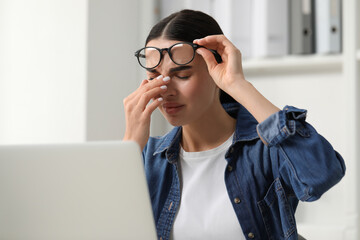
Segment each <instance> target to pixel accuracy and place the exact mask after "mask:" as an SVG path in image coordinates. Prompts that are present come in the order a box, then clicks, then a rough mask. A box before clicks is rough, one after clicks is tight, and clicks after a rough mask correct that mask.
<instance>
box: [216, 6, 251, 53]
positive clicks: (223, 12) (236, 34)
mask: <svg viewBox="0 0 360 240" xmlns="http://www.w3.org/2000/svg"><path fill="white" fill-rule="evenodd" d="M252 1H253V0H213V16H214V17H215V19H216V20H217V21H218V23H219V24H220V27H221V28H222V30H223V32H224V34H225V36H227V37H228V38H229V39H230V41H232V42H233V43H234V45H235V46H236V47H237V48H239V49H240V51H241V53H242V56H243V57H244V58H247V57H251V55H252V54H251V45H252V39H251V31H252V18H251V9H252Z"/></svg>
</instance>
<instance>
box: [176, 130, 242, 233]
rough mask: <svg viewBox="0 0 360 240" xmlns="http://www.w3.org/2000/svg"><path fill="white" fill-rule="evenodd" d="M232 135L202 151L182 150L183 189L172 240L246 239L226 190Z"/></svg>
mask: <svg viewBox="0 0 360 240" xmlns="http://www.w3.org/2000/svg"><path fill="white" fill-rule="evenodd" d="M232 139H233V135H232V136H231V137H230V138H229V139H228V140H227V141H226V142H224V143H223V144H221V145H220V146H218V147H216V148H214V149H211V150H207V151H203V152H185V151H184V149H183V148H181V150H180V163H181V164H180V165H181V172H182V193H181V203H180V208H179V211H178V213H177V215H176V217H175V222H174V225H173V229H172V239H173V240H189V239H206V240H211V239H216V240H218V239H236V240H239V239H240V240H241V239H245V236H244V233H243V231H242V229H241V226H240V224H239V221H238V219H237V217H236V214H235V211H234V208H233V206H232V204H231V202H230V199H229V195H228V193H227V190H226V186H225V180H224V174H225V169H226V165H227V161H226V160H225V153H226V151H227V149H228V148H229V147H230V146H231V143H232Z"/></svg>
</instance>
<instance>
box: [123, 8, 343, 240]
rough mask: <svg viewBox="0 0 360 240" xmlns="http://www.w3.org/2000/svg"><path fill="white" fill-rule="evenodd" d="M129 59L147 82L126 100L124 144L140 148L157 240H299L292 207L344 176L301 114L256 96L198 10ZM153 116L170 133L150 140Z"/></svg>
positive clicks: (166, 22) (175, 19) (232, 50)
mask: <svg viewBox="0 0 360 240" xmlns="http://www.w3.org/2000/svg"><path fill="white" fill-rule="evenodd" d="M136 56H137V58H138V60H139V63H140V65H141V66H142V67H144V68H145V69H146V70H147V76H148V79H146V80H144V81H143V82H142V83H141V85H140V87H139V88H138V89H137V90H136V91H134V92H133V93H132V94H131V95H130V96H128V97H127V98H126V99H125V100H124V105H125V111H126V131H125V136H124V140H132V141H136V142H137V143H138V144H139V145H140V147H141V149H142V150H143V157H144V164H145V171H146V176H147V181H148V185H149V191H150V197H151V201H152V207H153V212H154V218H155V222H156V228H157V233H158V237H159V239H163V240H165V239H169V238H173V239H176V240H177V239H276V240H278V239H298V234H297V230H296V223H295V218H294V213H295V210H296V207H297V204H298V201H299V200H301V201H314V200H316V199H318V198H320V196H321V195H322V194H323V193H324V192H325V191H327V190H328V189H329V188H331V187H332V186H333V185H335V184H336V183H337V182H339V181H340V179H341V178H342V177H343V176H344V173H345V165H344V161H343V159H342V157H341V156H340V155H339V154H338V153H337V152H336V151H334V150H333V148H332V147H331V145H330V144H329V143H328V142H327V141H326V140H325V139H324V138H323V137H322V136H320V135H319V134H318V133H317V132H316V131H315V129H314V128H313V127H312V126H311V125H309V124H308V123H307V122H306V121H305V118H306V110H301V109H297V108H294V107H290V106H286V107H285V108H284V109H283V110H280V109H279V108H277V107H276V106H274V105H273V104H272V103H271V102H270V101H268V100H267V99H266V98H265V97H263V96H262V95H261V94H260V93H259V92H258V91H257V90H256V89H255V88H254V87H253V86H252V84H251V83H249V82H248V81H247V80H246V79H245V76H244V74H243V71H242V63H241V53H240V51H239V50H238V49H236V47H235V46H234V45H233V44H232V43H231V42H230V41H229V40H228V39H227V38H226V37H225V36H224V35H222V31H221V29H220V27H219V25H218V24H217V23H216V21H215V20H214V19H213V18H211V17H210V16H208V15H206V14H204V13H202V12H198V11H192V10H183V11H180V12H177V13H174V14H172V15H170V16H168V17H167V18H165V19H163V20H162V21H160V22H159V23H158V24H156V25H155V26H154V27H153V28H152V30H151V31H150V34H149V36H148V38H147V40H146V48H144V49H140V50H139V51H137V52H136ZM151 100H152V101H151ZM149 102H150V103H149ZM156 108H159V109H160V111H161V113H162V114H163V115H164V117H165V118H166V119H167V121H168V122H169V123H170V124H172V125H174V126H175V128H174V129H173V130H172V131H170V132H169V133H168V134H166V135H165V136H163V137H157V138H153V137H149V126H150V116H151V113H152V112H153V111H154V110H155V109H156Z"/></svg>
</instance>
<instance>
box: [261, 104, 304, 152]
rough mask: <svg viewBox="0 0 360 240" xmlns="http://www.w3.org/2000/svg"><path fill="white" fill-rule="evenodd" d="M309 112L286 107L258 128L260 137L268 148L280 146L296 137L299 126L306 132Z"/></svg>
mask: <svg viewBox="0 0 360 240" xmlns="http://www.w3.org/2000/svg"><path fill="white" fill-rule="evenodd" d="M306 114H307V110H305V109H298V108H295V107H292V106H285V107H284V109H283V110H281V111H279V112H277V113H274V114H273V115H271V116H270V117H268V118H267V119H265V121H263V122H261V123H259V124H258V125H257V127H256V129H257V132H258V134H259V137H260V138H261V140H262V141H263V142H264V144H265V145H266V146H268V147H271V146H275V145H278V144H280V143H281V142H282V141H284V140H285V139H287V138H288V137H290V136H292V135H294V134H295V133H296V130H297V126H301V127H300V128H301V130H304V128H303V126H304V124H297V122H299V123H305V119H306Z"/></svg>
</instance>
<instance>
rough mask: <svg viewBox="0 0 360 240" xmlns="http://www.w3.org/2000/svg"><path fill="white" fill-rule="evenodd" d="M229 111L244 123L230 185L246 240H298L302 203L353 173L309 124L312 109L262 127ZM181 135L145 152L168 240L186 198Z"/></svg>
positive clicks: (157, 141)
mask: <svg viewBox="0 0 360 240" xmlns="http://www.w3.org/2000/svg"><path fill="white" fill-rule="evenodd" d="M223 106H224V108H225V110H226V111H227V112H228V114H230V115H231V116H232V117H234V118H236V119H237V121H236V122H237V123H236V130H235V134H234V138H233V142H232V145H231V146H230V147H229V149H228V150H227V153H226V155H225V159H224V161H227V167H226V169H224V180H225V184H226V188H227V192H228V195H229V198H230V200H231V203H232V205H233V208H234V211H235V213H236V216H237V218H238V220H239V224H240V225H241V228H242V230H243V232H244V235H245V237H246V239H271V240H281V239H291V240H292V239H298V234H297V229H296V222H295V216H294V214H295V210H296V207H297V205H298V202H299V200H301V201H314V200H317V199H318V198H320V197H321V195H322V194H323V193H324V192H326V191H327V190H328V189H330V188H331V187H332V186H334V185H335V184H336V183H338V182H339V181H340V179H341V178H342V177H343V176H344V174H345V164H344V161H343V159H342V157H341V156H340V154H339V153H337V152H336V151H335V150H334V149H333V148H332V146H331V145H330V143H329V142H328V141H326V140H325V139H324V138H323V137H322V136H321V135H319V134H318V133H317V132H316V130H315V129H314V128H313V127H312V126H311V125H310V124H308V123H307V122H306V121H305V118H306V113H307V111H306V110H302V109H297V108H294V107H291V106H286V107H285V108H284V109H283V110H281V111H279V112H277V113H275V114H273V115H271V116H270V117H269V118H268V119H266V120H265V121H264V122H262V123H260V124H258V123H257V121H256V120H255V119H254V117H253V116H252V115H251V114H250V113H249V112H248V111H247V110H246V109H245V108H244V107H243V106H241V105H240V104H238V103H230V104H226V105H223ZM181 134H182V128H181V127H175V128H174V129H173V130H172V131H170V132H169V133H168V134H166V135H165V136H163V137H158V138H153V137H151V138H150V139H149V141H148V143H147V145H146V146H145V148H144V150H143V158H144V164H145V172H146V178H147V182H148V187H149V192H150V198H151V202H152V208H153V213H154V218H155V223H156V229H157V234H158V237H159V239H161V240H166V239H169V238H170V232H171V229H172V225H173V223H174V219H175V215H176V213H177V210H178V208H179V205H180V200H181V188H180V186H181V184H180V181H181V179H180V177H179V176H180V175H179V172H178V171H179V162H178V161H179V150H180V141H181ZM260 137H261V139H262V140H263V141H261V139H260ZM264 143H265V144H264ZM204 201H211V199H204Z"/></svg>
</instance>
